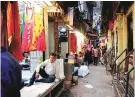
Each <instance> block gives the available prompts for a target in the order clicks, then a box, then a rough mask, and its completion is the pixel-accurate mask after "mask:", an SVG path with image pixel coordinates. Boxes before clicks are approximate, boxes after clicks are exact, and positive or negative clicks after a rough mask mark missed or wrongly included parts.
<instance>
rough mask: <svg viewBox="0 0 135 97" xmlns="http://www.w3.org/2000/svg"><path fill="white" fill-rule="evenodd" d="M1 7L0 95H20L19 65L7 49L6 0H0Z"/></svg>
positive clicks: (12, 96)
mask: <svg viewBox="0 0 135 97" xmlns="http://www.w3.org/2000/svg"><path fill="white" fill-rule="evenodd" d="M1 7H2V9H1V11H0V19H1V22H0V27H1V28H0V29H1V97H20V89H21V80H22V77H21V67H20V65H19V63H18V61H17V60H16V59H15V58H14V57H13V56H12V55H11V54H10V53H9V52H8V49H7V47H8V42H7V41H8V40H7V19H6V17H7V15H6V12H7V11H6V8H7V2H6V1H2V2H1Z"/></svg>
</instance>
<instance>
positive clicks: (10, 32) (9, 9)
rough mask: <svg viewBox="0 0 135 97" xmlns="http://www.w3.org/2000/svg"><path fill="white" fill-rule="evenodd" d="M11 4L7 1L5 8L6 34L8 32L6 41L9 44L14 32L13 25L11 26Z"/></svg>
mask: <svg viewBox="0 0 135 97" xmlns="http://www.w3.org/2000/svg"><path fill="white" fill-rule="evenodd" d="M12 14H13V13H12V4H11V3H10V2H9V1H8V7H7V21H8V22H7V32H8V40H9V43H11V37H12V35H13V32H14V25H13V16H12Z"/></svg>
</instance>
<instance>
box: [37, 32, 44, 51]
mask: <svg viewBox="0 0 135 97" xmlns="http://www.w3.org/2000/svg"><path fill="white" fill-rule="evenodd" d="M37 50H38V51H45V50H46V44H45V32H44V30H42V32H41V33H40V35H39V37H38V39H37Z"/></svg>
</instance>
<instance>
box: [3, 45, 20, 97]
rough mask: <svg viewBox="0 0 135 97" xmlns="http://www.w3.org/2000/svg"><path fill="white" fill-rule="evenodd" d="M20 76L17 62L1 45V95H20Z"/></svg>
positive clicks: (8, 96)
mask: <svg viewBox="0 0 135 97" xmlns="http://www.w3.org/2000/svg"><path fill="white" fill-rule="evenodd" d="M21 78H22V77H21V67H20V65H19V63H18V62H17V60H16V59H15V58H14V57H13V56H12V55H11V54H10V53H9V52H8V51H7V49H6V48H5V47H1V97H20V88H21Z"/></svg>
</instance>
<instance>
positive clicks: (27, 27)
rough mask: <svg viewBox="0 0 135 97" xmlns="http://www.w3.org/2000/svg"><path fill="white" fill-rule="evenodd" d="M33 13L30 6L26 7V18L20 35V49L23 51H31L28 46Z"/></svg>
mask: <svg viewBox="0 0 135 97" xmlns="http://www.w3.org/2000/svg"><path fill="white" fill-rule="evenodd" d="M33 14H34V13H33V9H32V8H26V16H25V19H26V20H25V25H24V31H23V37H22V51H25V52H28V51H31V49H30V47H31V44H32V32H33V27H34V21H33V19H34V18H33Z"/></svg>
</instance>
